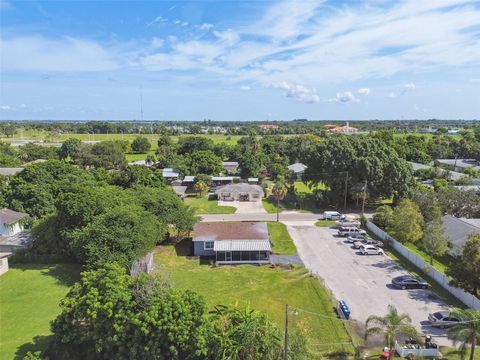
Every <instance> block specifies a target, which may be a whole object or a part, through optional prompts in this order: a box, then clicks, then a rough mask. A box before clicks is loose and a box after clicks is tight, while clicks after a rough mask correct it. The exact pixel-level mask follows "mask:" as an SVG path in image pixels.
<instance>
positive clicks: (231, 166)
mask: <svg viewBox="0 0 480 360" xmlns="http://www.w3.org/2000/svg"><path fill="white" fill-rule="evenodd" d="M222 165H223V168H224V169H225V171H226V172H227V174H228V175H231V174H234V173H236V172H237V170H238V162H237V161H223V162H222Z"/></svg>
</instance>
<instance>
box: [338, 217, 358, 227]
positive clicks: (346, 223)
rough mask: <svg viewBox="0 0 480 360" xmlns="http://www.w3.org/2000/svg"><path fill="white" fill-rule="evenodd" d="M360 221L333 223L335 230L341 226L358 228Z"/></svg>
mask: <svg viewBox="0 0 480 360" xmlns="http://www.w3.org/2000/svg"><path fill="white" fill-rule="evenodd" d="M360 225H361V224H360V221H358V220H347V219H345V220H338V221H335V226H336V227H337V228H341V227H342V226H348V227H353V226H354V227H360Z"/></svg>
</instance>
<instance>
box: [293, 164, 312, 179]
mask: <svg viewBox="0 0 480 360" xmlns="http://www.w3.org/2000/svg"><path fill="white" fill-rule="evenodd" d="M307 168H308V166H307V165H305V164H302V163H295V164H292V165H288V170H291V171H293V172H294V173H295V175H296V176H297V179H298V180H301V179H302V178H303V174H304V173H305V170H306V169H307Z"/></svg>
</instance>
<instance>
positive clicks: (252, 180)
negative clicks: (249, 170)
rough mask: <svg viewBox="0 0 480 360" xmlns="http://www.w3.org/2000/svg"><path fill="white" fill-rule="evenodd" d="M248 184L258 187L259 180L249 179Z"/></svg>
mask: <svg viewBox="0 0 480 360" xmlns="http://www.w3.org/2000/svg"><path fill="white" fill-rule="evenodd" d="M247 182H248V183H249V184H250V185H256V184H258V178H256V177H255V178H254V177H250V178H248V179H247Z"/></svg>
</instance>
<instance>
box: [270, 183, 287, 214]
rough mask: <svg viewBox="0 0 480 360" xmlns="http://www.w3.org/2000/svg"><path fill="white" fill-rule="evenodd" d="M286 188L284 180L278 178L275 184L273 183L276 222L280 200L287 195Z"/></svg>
mask: <svg viewBox="0 0 480 360" xmlns="http://www.w3.org/2000/svg"><path fill="white" fill-rule="evenodd" d="M287 193H288V188H287V186H286V185H285V182H284V181H282V180H278V181H277V182H276V183H275V185H273V189H272V194H273V195H274V196H275V198H276V200H277V222H278V221H279V213H280V200H282V199H283V198H284V197H285V196H287Z"/></svg>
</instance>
